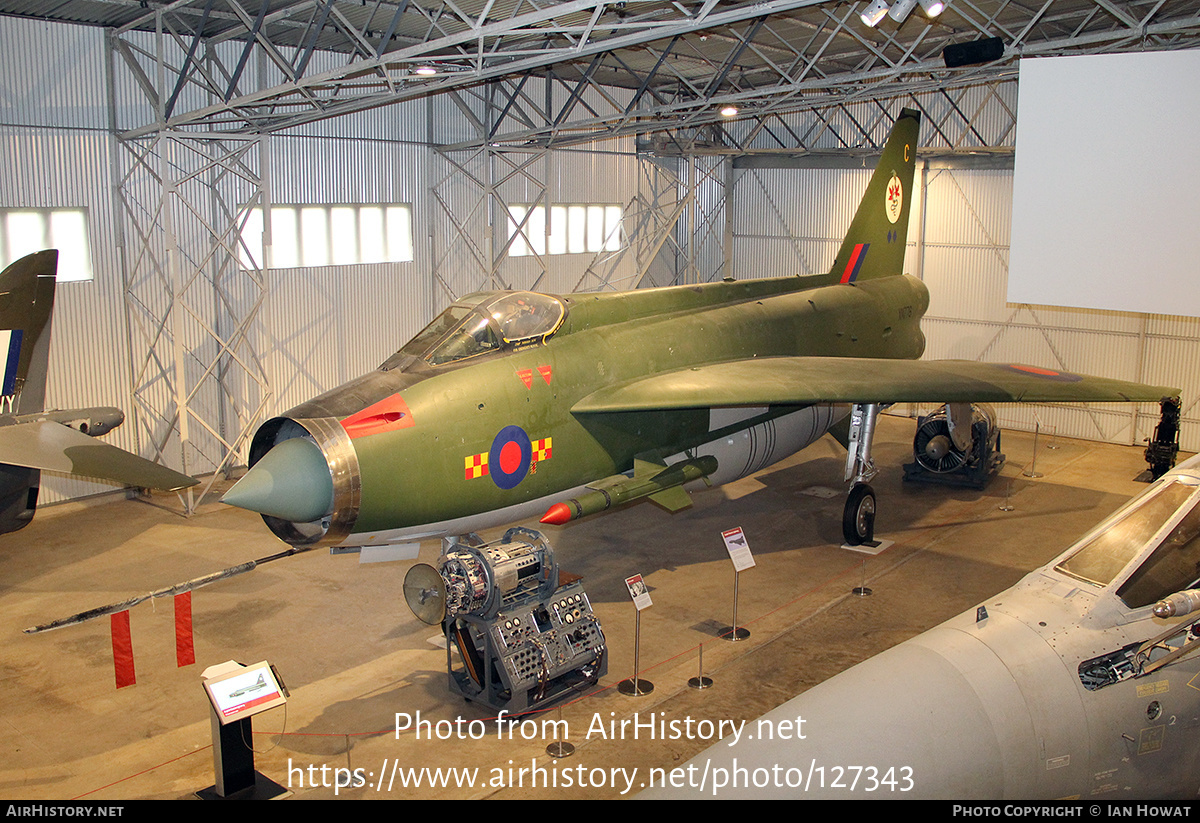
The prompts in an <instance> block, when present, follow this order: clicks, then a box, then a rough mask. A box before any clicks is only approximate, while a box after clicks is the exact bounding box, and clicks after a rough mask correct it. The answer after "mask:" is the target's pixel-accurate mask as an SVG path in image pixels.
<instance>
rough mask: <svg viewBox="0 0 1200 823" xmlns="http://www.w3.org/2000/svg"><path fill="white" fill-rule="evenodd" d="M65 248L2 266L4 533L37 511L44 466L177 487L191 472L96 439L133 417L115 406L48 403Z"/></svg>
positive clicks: (0, 507)
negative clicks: (52, 406) (47, 407)
mask: <svg viewBox="0 0 1200 823" xmlns="http://www.w3.org/2000/svg"><path fill="white" fill-rule="evenodd" d="M57 272H58V252H57V251H54V250H48V251H41V252H37V253H36V254H31V255H29V256H27V257H22V258H21V259H20V260H18V261H16V262H15V263H13V264H12V265H11V266H9V267H8V268H6V269H5V270H4V271H3V272H0V352H3V354H4V362H3V369H4V377H3V384H2V385H0V533H3V532H11V531H16V530H17V529H20V528H22V527H23V526H25V525H26V524H28V523H29V521H30V520H32V519H33V513H34V510H35V509H36V507H37V496H38V488H39V482H40V478H41V471H42V470H47V471H57V472H64V473H66V474H73V475H79V476H82V477H96V478H101V479H104V480H115V481H116V482H118V483H123V484H126V485H130V486H137V487H139V488H149V489H163V490H175V489H180V488H184V487H185V486H191V485H194V484H195V483H196V480H194V479H193V478H191V477H188V476H187V475H184V474H180V473H179V472H176V471H172V470H171V469H168V468H166V467H165V466H160V465H158V464H157V463H152V462H150V461H149V460H145V459H143V458H141V457H138V456H137V455H135V454H130V453H129V452H127V451H123V450H121V449H118V448H117V447H115V446H110V445H108V444H107V443H101V442H100V441H97V440H93V439H92V438H93V437H97V436H99V435H102V434H106V433H107V432H109V431H111V430H112V429H114V428H116V427H117V426H119V425H121V423H122V422H123V421H124V419H125V415H124V414H123V413H122V412H121V410H120V409H114V408H110V407H102V408H89V409H63V410H56V411H44V410H43V403H44V402H45V396H46V371H47V365H48V363H49V359H50V319H51V313H52V311H53V308H54V288H55V276H56V274H57Z"/></svg>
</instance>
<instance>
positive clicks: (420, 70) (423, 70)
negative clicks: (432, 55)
mask: <svg viewBox="0 0 1200 823" xmlns="http://www.w3.org/2000/svg"><path fill="white" fill-rule="evenodd" d="M413 72H414V73H416V74H419V75H421V76H422V77H432V76H433V75H435V74H437V69H435V68H434V67H433V66H417V67H416V68H415V69H413Z"/></svg>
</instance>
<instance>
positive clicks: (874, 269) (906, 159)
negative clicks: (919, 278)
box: [829, 109, 921, 283]
mask: <svg viewBox="0 0 1200 823" xmlns="http://www.w3.org/2000/svg"><path fill="white" fill-rule="evenodd" d="M920 129H921V114H920V112H916V111H913V110H912V109H904V110H902V111H901V112H900V116H899V117H898V118H897V119H896V124H895V125H894V126H892V133H891V136H889V137H888V141H887V144H886V145H885V146H884V147H883V155H882V156H880V158H879V165H877V166H876V167H875V173H874V174H873V175H871V182H870V183H868V184H867V192H866V194H864V195H863V199H862V202H861V203H859V205H858V211H857V212H856V213H855V215H854V220H853V221H852V222H851V223H850V230H849V231H848V232H847V233H846V239H845V240H843V241H842V248H841V250H840V251H838V255H837V259H836V260H835V261H834V263H833V268H832V269H830V271H829V278H830V281H831V282H834V283H854V282H858V281H860V280H870V279H872V278H875V277H887V276H888V275H893V274H903V273H904V247H905V245H906V243H907V241H908V214H909V211H910V206H911V204H912V199H913V187H912V185H913V169H914V168H915V165H916V164H915V160H916V154H917V136H918V133H919V132H920Z"/></svg>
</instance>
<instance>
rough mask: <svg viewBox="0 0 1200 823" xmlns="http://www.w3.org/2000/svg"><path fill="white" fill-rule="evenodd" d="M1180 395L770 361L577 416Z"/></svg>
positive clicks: (649, 385)
mask: <svg viewBox="0 0 1200 823" xmlns="http://www.w3.org/2000/svg"><path fill="white" fill-rule="evenodd" d="M1178 394H1179V389H1176V388H1171V387H1168V386H1148V385H1145V384H1142V383H1132V382H1129V381H1125V380H1113V379H1111V378H1107V377H1090V376H1087V375H1081V374H1071V373H1069V372H1058V371H1052V370H1049V369H1041V368H1036V367H1034V366H1023V365H1018V364H1012V363H1008V364H1000V363H979V362H976V361H972V360H889V359H884V358H858V357H764V358H756V359H753V360H736V361H729V362H725V363H714V364H710V365H705V366H697V367H694V368H688V369H679V370H677V371H671V372H664V373H662V374H656V375H653V376H650V377H644V378H640V379H638V380H633V381H630V382H627V383H623V384H619V385H616V386H609V387H606V388H603V389H601V390H600V391H597V392H593V393H592V394H590V395H588V396H587V397H585V398H583V399H582V400H581V401H579V402H578V403H576V404H575V406H574V407H573V408H572V409H571V411H572V412H574V413H576V414H593V413H602V412H628V411H667V410H673V409H694V408H709V407H713V406H766V405H808V404H812V403H957V402H965V403H972V402H974V403H1072V402H1079V403H1082V402H1106V403H1119V402H1158V401H1159V400H1161V399H1162V398H1164V397H1174V396H1177V395H1178Z"/></svg>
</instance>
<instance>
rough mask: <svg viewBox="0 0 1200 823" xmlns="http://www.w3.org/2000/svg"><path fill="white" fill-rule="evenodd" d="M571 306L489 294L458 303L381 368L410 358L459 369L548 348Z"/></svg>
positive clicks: (543, 297)
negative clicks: (471, 361)
mask: <svg viewBox="0 0 1200 823" xmlns="http://www.w3.org/2000/svg"><path fill="white" fill-rule="evenodd" d="M566 316H567V309H566V306H564V305H563V303H562V301H561V300H559V299H558V298H557V297H551V296H550V295H548V294H537V293H536V292H529V291H519V292H487V293H484V294H479V295H471V296H470V297H467V298H464V299H463V300H461V301H459V302H457V303H454V304H453V305H451V306H450V307H449V308H448V309H446V310H445V311H444V312H442V313H441V314H439V315H438V316H437V317H436V318H434V320H433V322H432V323H430V324H429V325H428V326H426V327H425V328H424V329H423V330H422V331H421V332H420V333H419V334H418V335H417V336H416V337H414V338H413V339H412V340H410V341H409V342H408V343H406V344H405V345H404V348H402V349H400V351H398V352H396V353H395V354H394V355H392V356H391V357H390V358H388V360H387V362H385V363H384V364H383V366H381V368H382V369H384V370H385V371H387V370H389V369H393V368H396V367H397V366H399V365H401V364H402V363H403V362H404V361H405V360H406V359H407V358H414V359H416V360H419V361H423V362H425V363H427V364H428V365H431V366H440V365H443V364H445V363H454V362H456V361H459V360H465V359H467V358H469V357H476V356H478V355H481V354H487V353H488V352H494V351H500V350H501V349H506V348H510V349H511V348H522V347H524V346H529V345H535V344H537V343H541V342H544V341H545V340H546V339H547V338H549V337H550V335H552V334H554V332H556V331H557V330H558V328H559V327H560V326H561V325H562V322H563V320H564V319H565V318H566Z"/></svg>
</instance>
